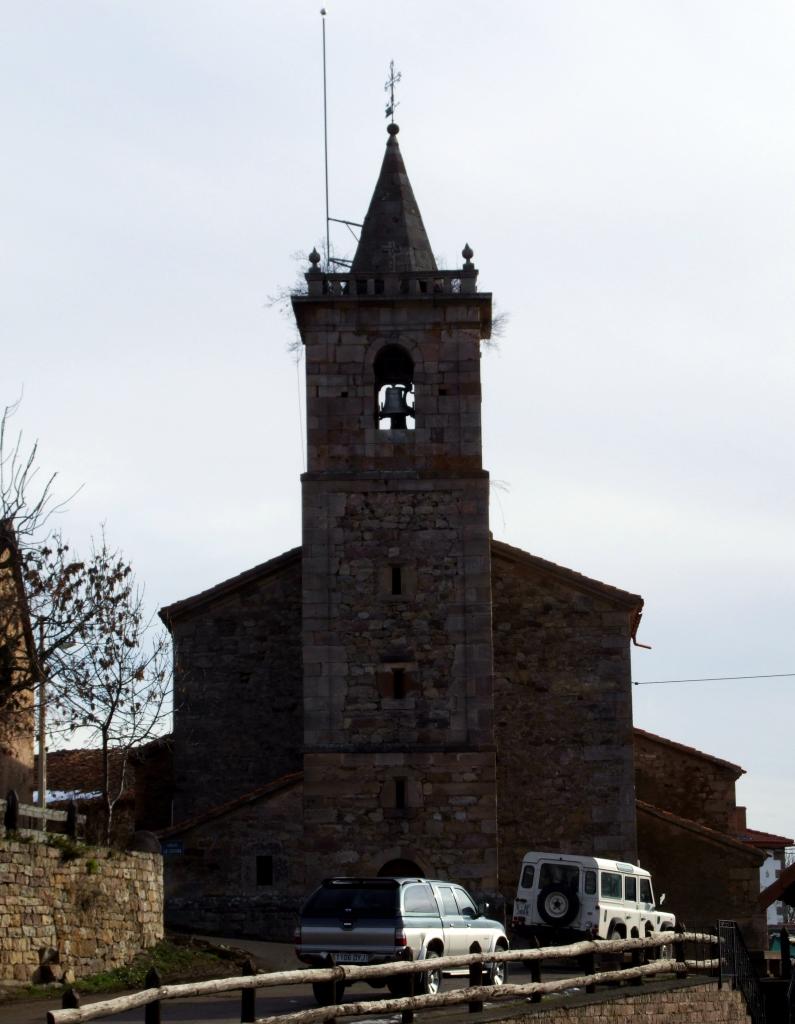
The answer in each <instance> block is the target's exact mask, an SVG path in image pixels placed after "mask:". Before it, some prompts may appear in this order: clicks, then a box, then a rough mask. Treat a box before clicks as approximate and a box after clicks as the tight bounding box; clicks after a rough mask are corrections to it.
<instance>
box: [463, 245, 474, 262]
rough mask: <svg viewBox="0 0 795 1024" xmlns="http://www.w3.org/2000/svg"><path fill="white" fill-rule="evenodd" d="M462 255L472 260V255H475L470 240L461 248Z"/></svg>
mask: <svg viewBox="0 0 795 1024" xmlns="http://www.w3.org/2000/svg"><path fill="white" fill-rule="evenodd" d="M461 255H462V256H463V257H464V259H465V260H471V259H472V257H473V256H474V255H475V254H474V253H473V252H472V250H471V249H470V248H469V242H467V244H466V245H465V246H464V248H463V249H462V250H461Z"/></svg>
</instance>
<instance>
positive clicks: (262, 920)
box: [163, 777, 334, 942]
mask: <svg viewBox="0 0 795 1024" xmlns="http://www.w3.org/2000/svg"><path fill="white" fill-rule="evenodd" d="M299 778H300V777H299ZM301 838H302V822H301V784H300V781H298V779H297V780H296V781H294V782H292V783H290V784H288V785H285V786H284V788H282V789H281V790H279V791H278V792H275V793H271V794H268V795H266V796H264V797H262V798H257V799H253V800H251V801H247V802H245V803H242V804H241V805H240V806H238V807H236V808H234V809H232V810H230V811H228V812H227V813H226V814H224V815H223V817H222V818H214V819H212V820H210V821H207V822H205V823H203V824H200V825H199V824H197V825H195V826H193V827H191V828H188V829H185V830H184V831H179V832H174V831H173V830H172V831H170V832H169V833H168V839H169V842H170V845H171V848H172V849H174V847H175V841H176V843H178V844H181V846H180V845H176V850H177V851H179V852H173V853H171V854H169V855H167V856H165V857H164V858H163V859H164V867H165V891H166V901H165V915H166V924H167V925H168V926H170V927H171V926H173V927H178V928H183V929H190V930H195V931H201V932H205V933H210V934H215V935H253V936H256V937H257V938H259V939H271V940H279V941H282V942H289V941H290V939H291V938H292V933H293V928H294V927H295V925H296V924H297V923H298V908H299V907H300V905H301V902H302V900H303V899H305V898H306V896H307V894H308V893H309V891H310V889H309V887H308V886H307V885H306V883H305V877H304V863H303V858H302V857H301V855H300V850H301ZM321 862H322V858H321ZM322 870H323V872H324V874H323V877H325V875H329V874H333V873H334V871H333V869H332V868H331V867H330V866H329V864H328V862H322Z"/></svg>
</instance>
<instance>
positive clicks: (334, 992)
mask: <svg viewBox="0 0 795 1024" xmlns="http://www.w3.org/2000/svg"><path fill="white" fill-rule="evenodd" d="M312 991H313V992H314V994H315V999H316V1000H317V1005H318V1006H333V1005H334V1004H335V1003H341V1002H342V996H343V993H344V992H345V982H344V981H336V982H334V981H313V982H312Z"/></svg>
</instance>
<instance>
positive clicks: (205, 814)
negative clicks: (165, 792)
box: [157, 772, 304, 839]
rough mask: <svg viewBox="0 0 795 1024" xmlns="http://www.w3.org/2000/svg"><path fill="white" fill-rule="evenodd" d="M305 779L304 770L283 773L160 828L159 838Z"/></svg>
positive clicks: (282, 789) (195, 825)
mask: <svg viewBox="0 0 795 1024" xmlns="http://www.w3.org/2000/svg"><path fill="white" fill-rule="evenodd" d="M303 780H304V773H303V772H290V773H289V774H288V775H282V776H281V777H280V778H278V779H274V780H273V781H272V782H266V783H265V785H264V786H257V788H256V789H251V790H249V791H248V793H243V795H242V796H239V797H236V798H235V799H234V800H227V802H226V803H223V804H218V805H217V806H216V807H210V808H208V810H206V811H202V812H201V813H200V814H196V815H194V817H192V818H187V819H186V820H185V821H180V822H177V824H176V825H170V826H169V827H168V828H164V829H160V830H159V831H158V832H157V836H158V838H159V839H168V838H169V837H171V836H178V835H179V834H180V833H181V832H187V831H188V829H191V828H196V827H197V826H198V825H204V824H206V823H207V822H208V821H213V820H214V819H215V818H222V817H223V816H224V815H225V814H230V813H231V812H232V811H237V810H239V809H240V808H241V807H247V806H248V805H249V804H253V803H256V802H257V801H258V800H265V799H268V798H270V797H272V796H275V795H276V794H277V793H282V792H283V791H284V790H286V789H290V788H292V787H293V786H297V785H298V784H299V783H300V782H303Z"/></svg>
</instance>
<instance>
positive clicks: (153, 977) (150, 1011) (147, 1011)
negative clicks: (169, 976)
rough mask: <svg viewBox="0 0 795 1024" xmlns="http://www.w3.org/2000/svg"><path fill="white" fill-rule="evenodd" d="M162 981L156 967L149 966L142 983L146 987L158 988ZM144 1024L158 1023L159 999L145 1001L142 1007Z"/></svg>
mask: <svg viewBox="0 0 795 1024" xmlns="http://www.w3.org/2000/svg"><path fill="white" fill-rule="evenodd" d="M162 984H163V981H162V979H161V977H160V975H159V974H158V972H157V968H155V967H150V968H149V970H148V971H147V972H146V977H145V978H144V985H145V986H146V987H147V988H160V986H161V985H162ZM144 1024H160V1000H159V999H156V1000H155V1001H154V1002H153V1003H147V1004H146V1006H145V1007H144Z"/></svg>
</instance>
